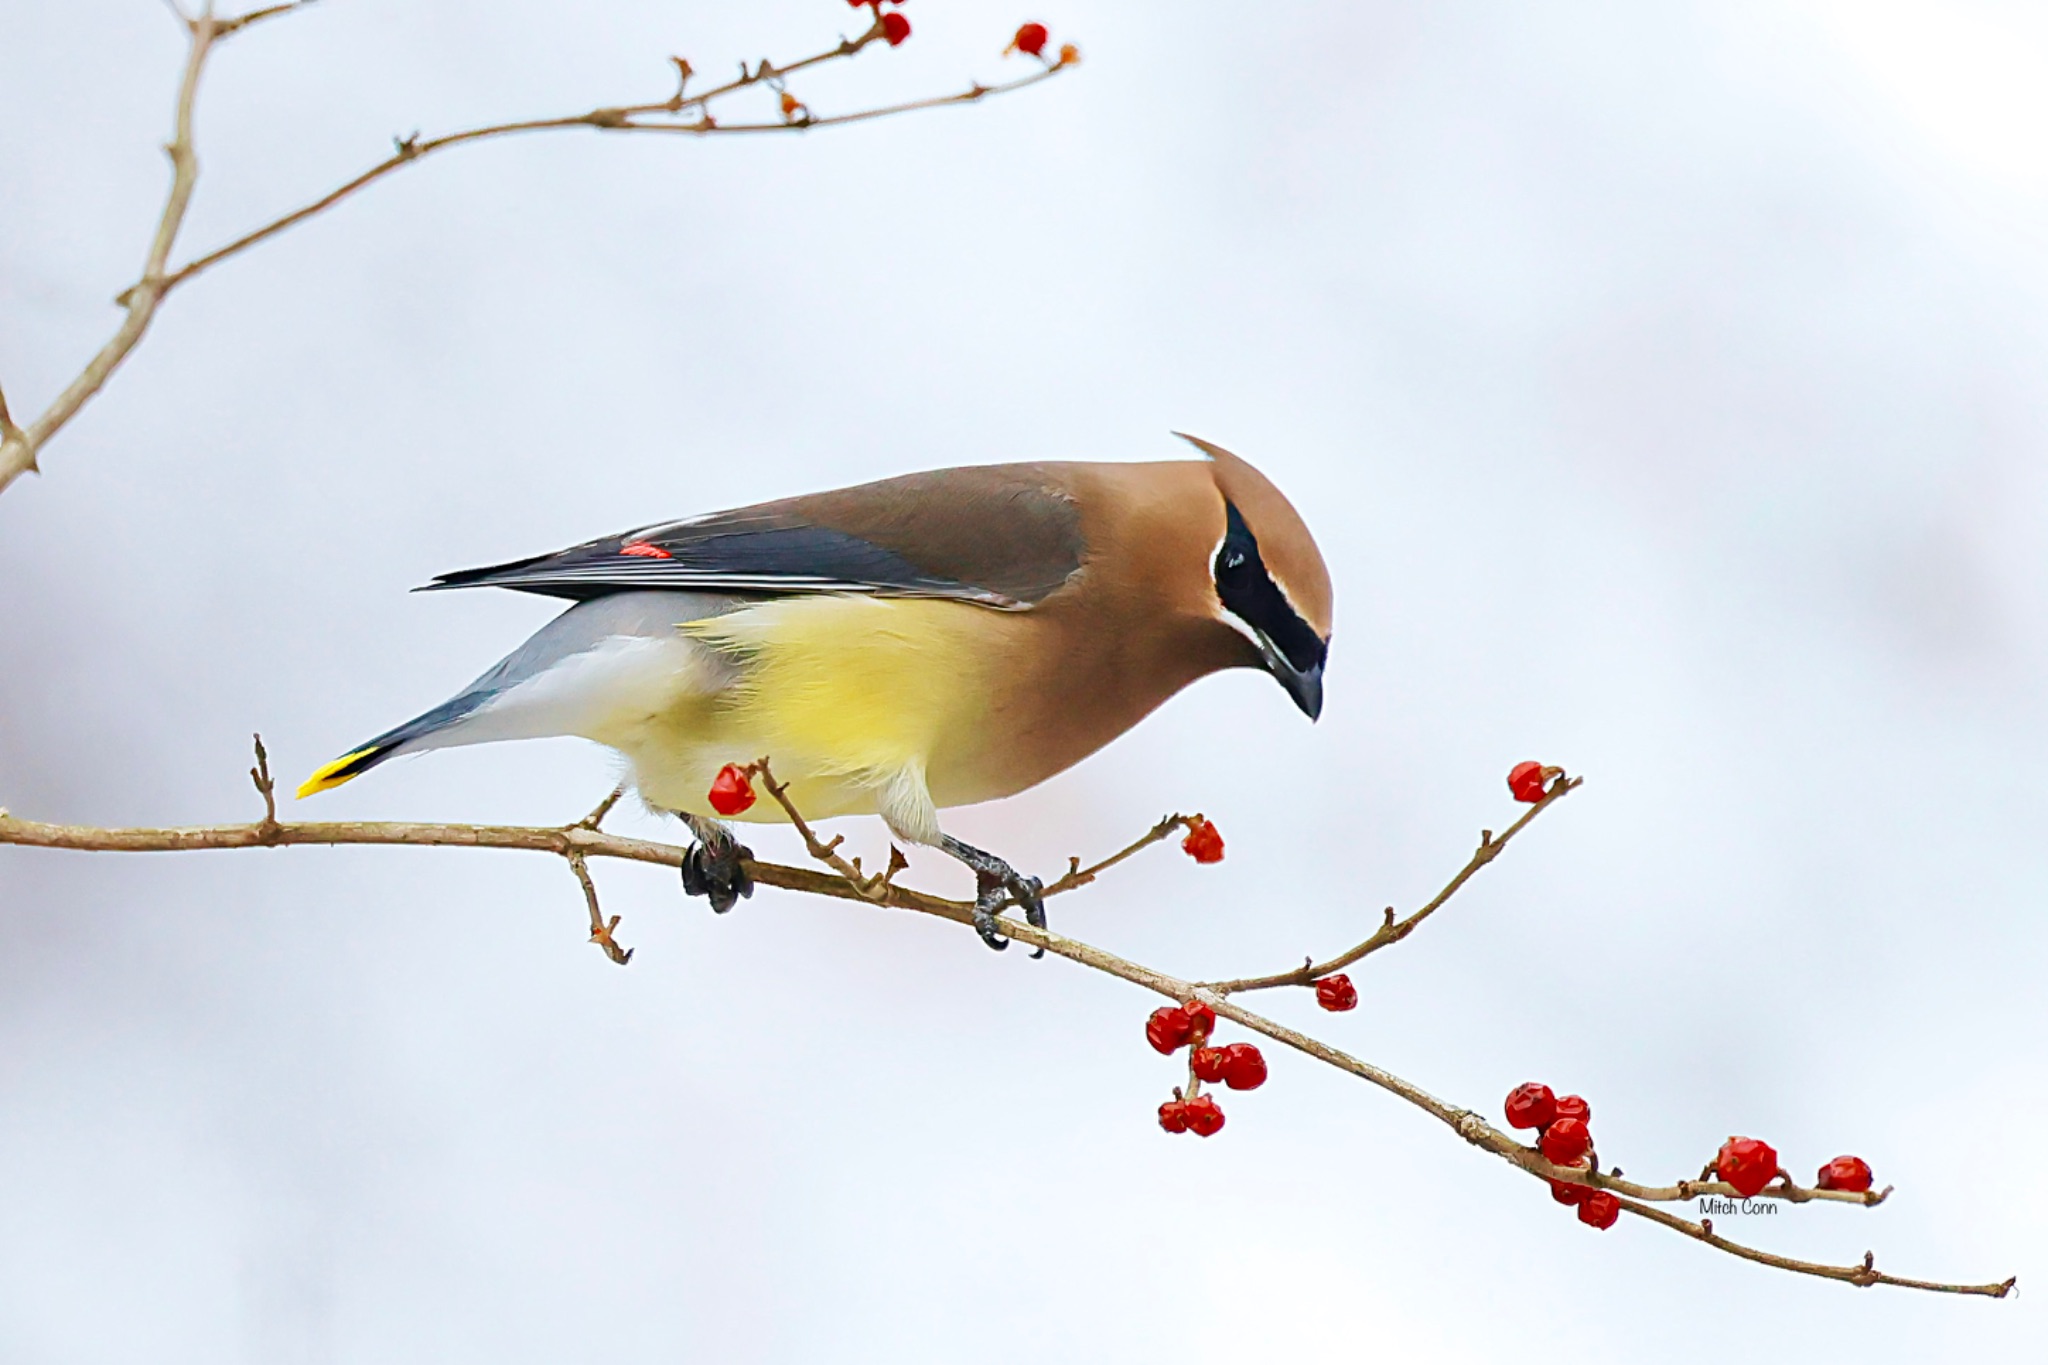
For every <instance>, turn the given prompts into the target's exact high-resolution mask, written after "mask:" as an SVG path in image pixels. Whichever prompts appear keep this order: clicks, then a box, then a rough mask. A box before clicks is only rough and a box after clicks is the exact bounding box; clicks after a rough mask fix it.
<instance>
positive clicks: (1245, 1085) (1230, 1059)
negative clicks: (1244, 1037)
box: [1223, 1043, 1266, 1090]
mask: <svg viewBox="0 0 2048 1365" xmlns="http://www.w3.org/2000/svg"><path fill="white" fill-rule="evenodd" d="M1223 1083H1224V1084H1225V1085H1227V1086H1229V1087H1230V1088H1231V1089H1232V1090H1257V1089H1258V1088H1259V1087H1260V1086H1262V1085H1264V1084H1265V1083H1266V1058H1265V1056H1264V1054H1262V1053H1261V1052H1260V1051H1259V1050H1258V1048H1257V1047H1256V1046H1254V1045H1253V1044H1251V1043H1232V1044H1231V1045H1230V1046H1229V1047H1227V1048H1224V1049H1223Z"/></svg>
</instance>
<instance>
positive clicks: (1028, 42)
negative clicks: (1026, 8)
mask: <svg viewBox="0 0 2048 1365" xmlns="http://www.w3.org/2000/svg"><path fill="white" fill-rule="evenodd" d="M1050 37H1052V35H1051V34H1050V33H1047V32H1046V31H1045V25H1044V24H1026V25H1024V27H1022V28H1020V29H1018V30H1017V36H1016V37H1014V38H1012V39H1010V46H1011V47H1014V48H1016V49H1017V50H1018V51H1019V52H1024V53H1028V54H1030V55H1031V56H1033V57H1036V56H1037V55H1038V54H1039V53H1041V52H1043V51H1045V43H1046V40H1047V39H1048V38H1050Z"/></svg>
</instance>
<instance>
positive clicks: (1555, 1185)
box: [1550, 1180, 1594, 1204]
mask: <svg viewBox="0 0 2048 1365" xmlns="http://www.w3.org/2000/svg"><path fill="white" fill-rule="evenodd" d="M1593 1194H1594V1189H1593V1187H1592V1186H1591V1185H1574V1184H1573V1183H1572V1182H1571V1181H1569V1180H1553V1181H1551V1182H1550V1197H1551V1198H1552V1199H1555V1200H1556V1201H1557V1202H1558V1203H1560V1204H1583V1203H1585V1202H1586V1201H1587V1200H1588V1199H1590V1198H1592V1196H1593Z"/></svg>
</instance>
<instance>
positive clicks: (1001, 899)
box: [940, 835, 1045, 957]
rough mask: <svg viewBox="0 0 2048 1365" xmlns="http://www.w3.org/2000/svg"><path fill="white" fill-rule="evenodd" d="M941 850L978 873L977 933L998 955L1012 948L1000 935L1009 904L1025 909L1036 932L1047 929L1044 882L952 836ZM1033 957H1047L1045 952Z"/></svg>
mask: <svg viewBox="0 0 2048 1365" xmlns="http://www.w3.org/2000/svg"><path fill="white" fill-rule="evenodd" d="M940 847H942V848H943V849H944V850H945V851H946V852H947V853H948V854H950V855H952V856H953V857H955V858H958V859H959V860H960V861H961V862H963V863H965V864H967V866H968V867H970V868H972V869H973V870H974V932H975V933H977V934H980V935H981V941H982V942H983V943H986V944H987V945H988V946H989V947H991V948H994V949H995V950H996V951H998V952H1001V951H1002V950H1003V949H1005V948H1007V947H1009V946H1010V940H1009V939H1007V938H1004V937H1003V936H1002V935H1001V934H1000V933H998V932H997V931H996V912H997V911H998V910H1001V909H1002V908H1003V907H1004V906H1005V905H1007V904H1011V903H1015V904H1017V905H1021V906H1023V907H1024V922H1025V923H1026V924H1029V925H1030V926H1031V927H1033V928H1034V929H1043V928H1044V927H1045V899H1044V897H1042V896H1040V895H1039V892H1041V891H1043V890H1044V889H1045V883H1044V882H1041V881H1040V880H1039V879H1038V878H1036V877H1026V876H1024V875H1022V874H1021V873H1019V872H1018V871H1017V869H1016V868H1014V867H1011V866H1010V865H1009V864H1008V863H1006V862H1004V861H1003V860H1002V859H1001V858H998V857H996V855H995V854H993V853H984V852H983V851H982V850H980V849H978V848H976V847H974V846H973V845H972V844H963V843H961V842H960V841H959V840H958V839H955V838H953V837H952V836H951V835H947V836H946V838H945V842H944V843H943V844H942V845H940ZM1032 956H1033V957H1044V956H1045V949H1043V948H1040V949H1039V950H1038V951H1037V952H1035V953H1033V954H1032Z"/></svg>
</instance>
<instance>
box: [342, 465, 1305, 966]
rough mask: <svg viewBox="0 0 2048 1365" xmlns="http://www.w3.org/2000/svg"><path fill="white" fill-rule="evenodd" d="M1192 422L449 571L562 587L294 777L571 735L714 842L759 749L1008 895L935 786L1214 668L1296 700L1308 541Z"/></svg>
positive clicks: (1057, 764)
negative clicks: (1169, 430) (436, 681)
mask: <svg viewBox="0 0 2048 1365" xmlns="http://www.w3.org/2000/svg"><path fill="white" fill-rule="evenodd" d="M1189 439H1191V440H1192V439H1193V438H1189ZM1195 444H1196V445H1198V446H1199V447H1200V448H1201V449H1202V450H1203V451H1204V453H1205V454H1206V455H1207V456H1208V458H1206V459H1201V460H1184V461H1173V462H1167V463H1157V464H1078V463H1075V464H1032V465H998V466H984V467H977V468H968V469H957V470H939V471H935V472H932V473H929V474H920V475H911V476H907V477H905V478H902V479H894V480H884V481H882V482H881V483H878V484H868V485H862V486H860V487H857V488H850V489H842V490H837V491H835V492H832V493H824V494H813V495H809V496H808V497H804V498H794V499H786V500H783V501H781V502H775V503H764V504H760V505H759V506H757V507H753V508H743V509H739V510H738V511H735V512H730V513H718V514H714V515H712V516H709V517H703V518H697V519H693V520H691V521H686V522H678V523H669V524H665V525H660V526H654V527H649V528H643V529H642V530H640V531H636V532H631V533H628V534H626V535H624V536H614V537H607V538H605V539H603V540H599V541H593V542H589V543H587V544H585V545H582V546H577V547H574V548H572V549H570V550H567V551H564V552H562V553H561V554H559V555H551V556H542V557H539V558H537V559H533V560H523V561H518V562H516V563H513V564H508V565H501V566H497V567H495V568H493V569H484V570H472V571H467V572H465V573H462V574H452V575H447V576H446V577H444V578H443V579H442V580H440V581H439V582H437V583H436V584H435V585H433V586H436V587H464V586H471V585H476V584H495V585H501V586H507V587H514V588H522V589H525V590H528V591H538V592H544V593H551V594H556V595H561V596H569V597H574V598H577V599H579V605H577V606H575V607H572V608H571V609H570V610H569V611H568V612H566V613H564V614H563V616H562V617H559V618H557V620H556V622H555V623H553V624H552V625H550V626H549V627H548V628H546V629H544V630H543V631H542V632H541V633H540V634H538V635H536V636H535V637H534V639H533V640H532V641H529V642H528V644H527V645H526V646H524V647H522V650H521V651H520V652H518V653H515V654H514V655H513V656H511V657H510V658H508V659H507V660H505V661H504V662H503V663H501V664H500V665H499V666H498V667H497V668H496V669H494V670H493V671H492V672H491V673H488V674H486V675H485V676H484V677H483V678H480V679H478V681H477V683H476V684H475V685H473V686H472V687H471V688H470V689H469V690H468V691H466V692H465V693H463V694H461V695H459V696H458V697H457V698H455V699H454V700H452V701H451V702H448V703H445V704H444V705H443V706H442V707H439V708H436V710H435V711H432V712H429V713H427V714H426V715H425V716H422V717H420V718H419V719H418V720H416V721H413V722H408V724H407V725H405V726H401V727H399V728H398V729H397V730H394V731H391V732H389V733H388V734H386V735H384V736H380V737H379V738H378V739H377V740H374V741H372V742H371V743H370V744H369V745H367V746H364V747H363V748H361V749H358V750H356V751H354V752H353V753H351V754H350V755H348V756H346V757H345V758H343V759H340V760H337V762H336V763H334V764H330V765H329V766H328V768H326V769H323V770H322V771H321V772H320V773H317V774H315V775H314V777H313V779H311V780H309V782H308V783H307V785H306V787H305V788H304V789H302V791H301V795H305V794H309V793H310V792H311V791H316V790H320V789H322V788H324V787H325V786H329V785H335V784H337V783H339V782H342V781H346V780H348V779H349V778H350V777H352V776H354V775H355V774H356V773H358V772H361V771H363V770H365V769H367V768H368V767H370V766H374V764H375V763H377V762H380V761H382V760H383V759H384V758H385V757H388V756H390V755H392V754H395V753H401V752H411V751H414V750H418V749H425V748H433V747H440V746H443V745H448V744H460V743H469V742H475V741H477V740H484V739H498V738H517V737H523V736H528V735H539V734H562V733H570V734H580V735H584V736H585V737H588V738H591V739H595V740H598V741H599V742H602V743H605V744H607V745H610V746H611V747H613V748H615V749H617V750H619V751H620V752H621V753H623V754H624V755H625V756H626V757H627V759H628V760H629V761H630V762H631V764H632V767H633V774H634V781H635V783H636V784H637V786H638V788H639V790H640V792H641V793H642V795H643V796H644V797H645V798H646V799H647V800H648V802H649V803H650V804H652V805H654V806H656V807H658V808H661V809H666V810H672V811H676V812H678V813H681V814H684V815H685V816H688V817H692V819H691V823H692V825H693V827H695V828H697V829H698V831H699V833H700V836H702V837H703V838H705V839H706V840H707V841H708V842H709V843H711V844H715V843H716V842H717V841H718V835H717V833H716V832H715V826H713V825H712V823H711V821H710V819H709V816H710V808H709V806H708V804H707V800H706V792H707V791H708V789H709V787H710V785H711V781H712V778H713V777H714V776H715V774H716V773H717V771H718V770H719V768H720V767H722V766H723V765H724V764H726V763H729V762H740V763H744V762H747V761H749V760H751V759H753V758H756V757H759V756H761V755H763V754H765V755H767V756H769V757H770V758H771V759H772V760H773V761H774V763H775V767H776V771H777V774H778V776H779V777H781V778H782V779H784V780H787V781H789V782H790V784H791V787H792V794H793V796H794V798H795V800H796V801H797V803H798V805H799V807H800V808H801V809H804V810H805V811H806V812H807V813H809V814H814V815H816V816H818V817H821V818H822V817H829V816H833V815H842V814H855V813H866V812H876V813H879V814H881V815H882V816H883V818H884V819H886V820H887V821H888V823H889V825H890V827H891V828H892V829H893V830H894V831H895V832H896V833H897V834H898V835H899V836H900V837H901V838H903V839H905V840H908V841H911V842H915V843H922V844H932V845H937V846H940V847H943V848H946V849H947V851H949V852H952V853H954V855H955V856H958V857H961V858H962V859H963V860H964V861H968V862H969V863H970V865H973V866H975V867H976V869H977V871H978V872H979V873H981V874H982V877H983V882H984V892H985V895H984V900H986V901H989V902H991V903H993V901H994V899H995V898H996V896H997V895H998V894H999V892H1000V890H1001V889H1007V890H1008V891H1009V893H1010V894H1011V895H1012V896H1013V897H1015V898H1016V899H1019V900H1022V901H1024V902H1025V903H1026V904H1027V908H1028V907H1029V906H1030V905H1031V903H1032V902H1033V901H1034V900H1035V897H1033V896H1032V895H1031V894H1030V893H1029V890H1028V888H1027V886H1026V883H1027V881H1028V879H1021V878H1018V877H1017V876H1016V874H1015V873H1014V872H1011V871H1010V870H1009V868H1008V867H1007V865H1006V864H1002V863H1001V862H1000V860H997V859H993V858H991V857H989V855H986V854H980V853H979V851H978V850H973V849H968V848H966V846H965V845H958V844H956V843H955V841H952V840H949V839H947V838H946V837H945V836H944V834H943V832H942V831H941V829H940V827H939V820H938V810H939V809H940V808H942V807H947V806H956V805H966V804H971V803H974V802H979V801H986V800H991V799H995V798H998V797H1003V796H1008V795H1011V794H1013V793H1015V792H1019V791H1022V790H1024V789H1025V788H1028V787H1030V786H1032V785H1034V784H1036V783H1038V782H1042V781H1044V780H1045V779H1046V778H1048V777H1050V776H1052V775H1053V774H1055V773H1058V772H1060V771H1062V770H1064V769H1065V768H1068V767H1070V766H1072V765H1073V764H1074V763H1076V762H1078V761H1080V760H1081V759H1082V758H1085V757H1086V756H1087V755H1089V754H1091V753H1093V752H1095V751H1096V750H1097V749H1099V748H1101V747H1102V746H1103V745H1105V744H1107V743H1108V742H1109V741H1110V740H1112V739H1115V738H1116V737H1117V736H1118V735H1120V734H1122V733H1123V732H1124V731H1126V730H1128V729H1130V728H1131V727H1132V726H1133V725H1135V724H1137V723H1138V721H1140V720H1142V719H1143V718H1144V717H1145V716H1146V715H1147V714H1148V713H1150V712H1151V711H1152V710H1153V709H1154V708H1155V707H1157V706H1159V705H1160V704H1161V703H1162V702H1164V701H1165V700H1166V699H1167V698H1169V697H1171V696H1172V695H1173V694H1174V693H1176V692H1178V691H1179V690H1180V689H1181V688H1183V687H1185V686H1187V685H1188V684H1189V683H1191V682H1193V681H1195V680H1196V679H1197V678H1200V677H1202V676H1204V675H1206V674H1209V673H1212V672H1216V671H1218V670H1220V669H1224V668H1232V667H1264V668H1267V669H1269V670H1270V671H1272V672H1273V673H1274V674H1275V676H1276V677H1278V678H1280V680H1281V681H1282V682H1283V684H1284V685H1286V686H1287V688H1288V690H1289V692H1290V693H1291V694H1292V695H1293V696H1294V697H1295V699H1296V701H1297V703H1298V704H1299V705H1301V707H1302V709H1304V710H1305V711H1307V712H1308V713H1309V714H1310V715H1311V716H1313V715H1314V714H1315V713H1316V712H1317V711H1318V710H1319V709H1320V705H1321V672H1322V658H1323V650H1324V646H1325V643H1326V642H1327V640H1328V638H1329V633H1330V613H1331V592H1330V582H1329V576H1328V573H1327V571H1326V569H1325V568H1324V565H1323V561H1322V556H1321V554H1320V553H1319V552H1318V550H1317V548H1316V545H1315V542H1314V540H1313V539H1312V538H1311V537H1310V535H1309V533H1308V530H1307V528H1306V527H1305V526H1304V525H1303V524H1302V521H1301V518H1300V517H1299V515H1298V514H1296V512H1295V510H1294V508H1293V507H1292V506H1291V505H1290V504H1289V503H1288V502H1287V500H1286V498H1285V497H1284V496H1282V495H1281V493H1280V492H1279V490H1278V489H1276V488H1275V487H1273V485H1272V484H1271V483H1270V482H1268V481H1267V480H1266V479H1265V478H1264V476H1262V475H1261V474H1259V473H1258V471H1257V470H1255V469H1253V468H1252V467H1251V466H1250V465H1248V464H1246V463H1245V462H1244V461H1242V460H1240V459H1238V458H1237V457H1236V456H1234V455H1231V454H1230V453H1229V452H1227V451H1224V450H1221V449H1220V448H1218V447H1215V446H1211V445H1209V444H1208V443H1206V442H1200V441H1196V442H1195ZM780 816H781V812H780V810H779V808H777V807H776V806H775V805H774V804H773V803H771V802H762V803H759V804H758V805H756V806H755V807H754V808H753V809H752V810H750V811H749V812H747V813H746V816H745V817H744V818H749V819H770V820H773V819H778V818H780ZM711 853H712V854H714V855H715V854H716V853H717V850H716V849H715V848H714V849H712V850H711ZM977 859H978V860H979V861H977ZM728 861H730V860H728ZM686 876H687V873H686ZM991 879H993V888H994V889H992V887H991ZM716 880H717V879H716V878H715V877H714V878H712V881H714V882H715V881H716ZM713 898H714V904H717V902H718V899H719V897H718V895H717V893H716V891H715V890H714V893H713ZM726 899H727V900H728V901H729V899H730V896H729V895H728V896H727V897H726ZM992 941H993V939H992Z"/></svg>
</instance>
